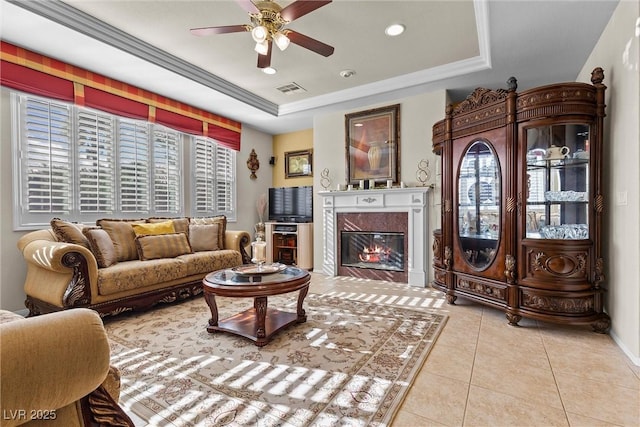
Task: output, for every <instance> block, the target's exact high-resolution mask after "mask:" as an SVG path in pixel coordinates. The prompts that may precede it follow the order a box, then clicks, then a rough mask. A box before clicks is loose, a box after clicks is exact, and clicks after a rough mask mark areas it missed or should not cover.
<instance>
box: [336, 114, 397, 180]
mask: <svg viewBox="0 0 640 427" xmlns="http://www.w3.org/2000/svg"><path fill="white" fill-rule="evenodd" d="M345 130H346V136H347V141H346V142H347V145H346V155H347V161H346V164H347V173H346V176H347V180H348V184H358V182H359V181H360V180H370V179H373V180H374V181H375V182H376V183H380V182H385V183H386V181H387V180H388V179H390V180H392V181H393V183H395V184H397V183H398V182H399V177H400V164H399V160H398V159H399V151H400V104H396V105H390V106H388V107H381V108H375V109H372V110H367V111H361V112H357V113H351V114H346V115H345Z"/></svg>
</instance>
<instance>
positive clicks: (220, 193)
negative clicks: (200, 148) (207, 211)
mask: <svg viewBox="0 0 640 427" xmlns="http://www.w3.org/2000/svg"><path fill="white" fill-rule="evenodd" d="M235 154H236V153H235V151H233V150H230V149H229V148H225V147H223V146H221V145H216V191H215V193H214V194H216V197H217V200H216V208H217V214H218V215H226V216H227V217H230V218H235V212H234V205H233V199H234V197H233V196H234V195H233V193H234V189H235V182H234V165H235V159H236V156H235Z"/></svg>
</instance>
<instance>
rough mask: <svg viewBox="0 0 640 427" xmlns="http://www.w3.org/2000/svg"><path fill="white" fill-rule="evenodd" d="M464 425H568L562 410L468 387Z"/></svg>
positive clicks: (522, 426) (496, 426)
mask: <svg viewBox="0 0 640 427" xmlns="http://www.w3.org/2000/svg"><path fill="white" fill-rule="evenodd" d="M464 425H465V426H493V427H498V426H519V427H528V426H536V427H537V426H548V427H550V426H568V425H569V422H568V421H567V417H566V415H565V413H564V411H563V410H561V409H557V408H553V407H544V406H540V405H537V404H532V403H530V402H529V401H527V400H523V399H519V398H516V397H513V396H509V395H507V394H504V393H498V392H496V391H492V390H487V389H485V388H481V387H478V386H474V385H471V387H470V389H469V399H468V402H467V410H466V412H465V416H464Z"/></svg>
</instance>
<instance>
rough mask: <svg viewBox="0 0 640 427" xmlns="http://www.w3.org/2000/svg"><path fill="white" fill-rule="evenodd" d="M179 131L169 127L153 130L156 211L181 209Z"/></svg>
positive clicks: (169, 212)
mask: <svg viewBox="0 0 640 427" xmlns="http://www.w3.org/2000/svg"><path fill="white" fill-rule="evenodd" d="M180 146H181V144H180V133H179V132H177V131H173V130H170V129H154V132H153V157H154V160H153V180H154V189H155V193H154V208H155V212H156V213H162V214H178V213H180V212H181V211H182V197H181V188H182V182H181V181H182V180H181V172H182V171H181V168H180V164H181V156H180Z"/></svg>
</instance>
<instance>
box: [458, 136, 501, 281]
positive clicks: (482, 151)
mask: <svg viewBox="0 0 640 427" xmlns="http://www.w3.org/2000/svg"><path fill="white" fill-rule="evenodd" d="M500 201H501V194H500V168H499V165H498V158H497V156H496V155H495V153H494V151H493V150H492V148H491V147H490V146H489V145H488V144H487V143H485V142H483V141H475V142H474V143H473V144H471V145H470V146H469V148H468V149H467V151H466V152H465V155H464V158H463V159H462V162H461V163H460V170H459V172H458V238H459V239H460V247H461V248H462V251H463V253H464V257H465V259H466V261H467V263H469V264H470V265H471V266H472V267H473V268H476V269H483V268H486V267H488V266H489V265H490V264H491V261H493V259H494V257H495V254H496V249H497V247H498V237H499V236H500Z"/></svg>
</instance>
